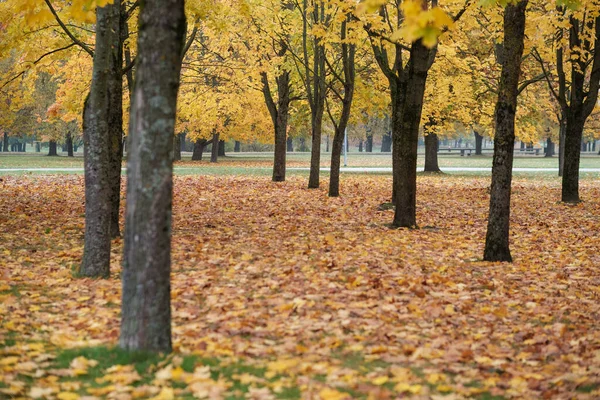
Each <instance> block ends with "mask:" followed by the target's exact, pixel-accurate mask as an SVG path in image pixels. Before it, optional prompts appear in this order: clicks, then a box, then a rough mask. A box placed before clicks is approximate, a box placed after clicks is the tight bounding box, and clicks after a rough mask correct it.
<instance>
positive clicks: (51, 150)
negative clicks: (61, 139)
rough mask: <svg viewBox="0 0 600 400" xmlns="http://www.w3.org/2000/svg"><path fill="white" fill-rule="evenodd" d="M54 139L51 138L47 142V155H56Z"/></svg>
mask: <svg viewBox="0 0 600 400" xmlns="http://www.w3.org/2000/svg"><path fill="white" fill-rule="evenodd" d="M56 147H57V146H56V141H55V140H51V141H50V142H48V155H49V156H58V152H57V148H56Z"/></svg>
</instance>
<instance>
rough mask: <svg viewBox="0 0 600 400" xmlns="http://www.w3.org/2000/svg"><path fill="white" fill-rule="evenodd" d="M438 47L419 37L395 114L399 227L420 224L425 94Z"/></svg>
mask: <svg viewBox="0 0 600 400" xmlns="http://www.w3.org/2000/svg"><path fill="white" fill-rule="evenodd" d="M435 51H436V49H435V48H434V49H431V50H430V49H428V48H427V47H425V46H424V45H423V43H422V42H421V41H420V40H419V41H417V42H414V43H413V44H412V46H411V50H410V60H409V62H408V77H407V80H406V86H405V88H406V89H405V91H402V90H400V92H399V93H403V94H404V100H403V101H402V102H401V104H400V105H401V106H402V108H401V113H400V115H398V113H397V112H396V113H395V114H396V115H394V118H393V119H394V121H393V123H394V129H393V138H392V139H393V144H394V146H393V149H392V150H393V152H392V159H393V165H392V167H393V171H394V172H393V175H394V189H393V190H394V194H393V198H394V204H395V206H396V211H395V213H394V221H393V223H392V224H393V225H394V226H396V227H415V226H417V208H416V202H417V149H418V143H419V126H420V123H421V114H422V111H423V98H424V96H425V84H426V81H427V73H428V71H429V68H430V66H431V63H432V59H433V57H435Z"/></svg>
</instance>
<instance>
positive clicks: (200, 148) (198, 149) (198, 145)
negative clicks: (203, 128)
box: [192, 139, 208, 161]
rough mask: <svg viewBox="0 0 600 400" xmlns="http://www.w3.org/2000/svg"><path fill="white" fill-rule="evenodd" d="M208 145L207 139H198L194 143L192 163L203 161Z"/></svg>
mask: <svg viewBox="0 0 600 400" xmlns="http://www.w3.org/2000/svg"><path fill="white" fill-rule="evenodd" d="M207 143H208V140H206V139H197V140H196V141H195V142H194V152H193V153H192V161H201V160H202V153H204V147H205V146H206V144H207Z"/></svg>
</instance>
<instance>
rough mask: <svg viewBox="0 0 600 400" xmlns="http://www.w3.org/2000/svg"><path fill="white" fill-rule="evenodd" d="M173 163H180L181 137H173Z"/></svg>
mask: <svg viewBox="0 0 600 400" xmlns="http://www.w3.org/2000/svg"><path fill="white" fill-rule="evenodd" d="M173 161H181V136H180V135H174V136H173Z"/></svg>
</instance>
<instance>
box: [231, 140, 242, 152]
mask: <svg viewBox="0 0 600 400" xmlns="http://www.w3.org/2000/svg"><path fill="white" fill-rule="evenodd" d="M241 149H242V144H241V143H240V141H239V140H236V141H235V144H234V145H233V152H234V153H239V152H240V151H242V150H241Z"/></svg>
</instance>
